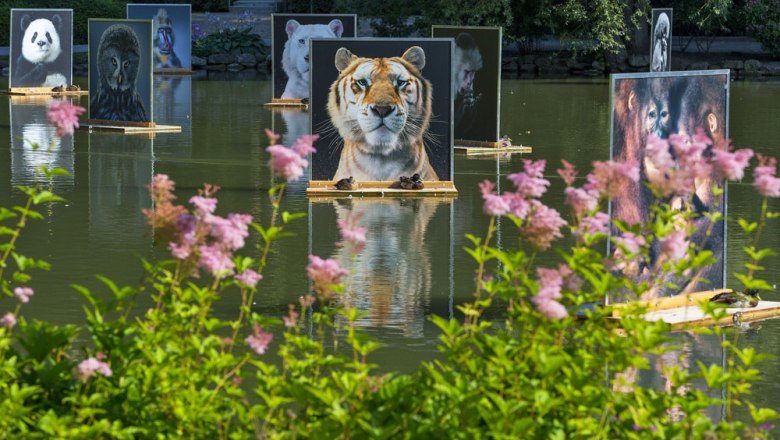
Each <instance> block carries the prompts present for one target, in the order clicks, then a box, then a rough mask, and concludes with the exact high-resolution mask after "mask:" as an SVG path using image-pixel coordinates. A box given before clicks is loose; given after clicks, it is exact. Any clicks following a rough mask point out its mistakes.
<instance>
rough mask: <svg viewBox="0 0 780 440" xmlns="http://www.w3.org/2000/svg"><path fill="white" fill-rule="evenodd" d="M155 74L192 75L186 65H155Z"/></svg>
mask: <svg viewBox="0 0 780 440" xmlns="http://www.w3.org/2000/svg"><path fill="white" fill-rule="evenodd" d="M154 74H155V75H192V69H190V68H188V67H155V68H154Z"/></svg>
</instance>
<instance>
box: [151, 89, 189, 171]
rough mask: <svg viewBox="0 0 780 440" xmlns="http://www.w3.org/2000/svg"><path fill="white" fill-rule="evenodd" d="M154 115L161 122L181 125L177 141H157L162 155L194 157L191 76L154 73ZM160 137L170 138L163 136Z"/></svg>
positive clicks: (158, 151) (162, 156) (166, 156)
mask: <svg viewBox="0 0 780 440" xmlns="http://www.w3.org/2000/svg"><path fill="white" fill-rule="evenodd" d="M154 119H155V122H156V123H158V124H167V125H179V126H181V133H177V134H176V135H175V139H176V140H175V142H158V145H157V150H156V151H155V154H157V155H158V156H159V157H161V158H168V157H179V158H191V157H192V78H191V77H189V76H182V75H154ZM161 139H166V140H167V139H170V137H163V136H161Z"/></svg>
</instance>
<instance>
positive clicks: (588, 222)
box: [574, 211, 609, 237]
mask: <svg viewBox="0 0 780 440" xmlns="http://www.w3.org/2000/svg"><path fill="white" fill-rule="evenodd" d="M574 233H575V235H577V236H579V237H584V236H586V235H589V234H590V235H593V234H599V233H601V234H607V233H609V215H608V214H606V213H603V212H601V211H599V212H596V213H595V214H592V215H589V216H586V217H583V218H582V220H580V224H579V225H577V230H576V231H575V232H574Z"/></svg>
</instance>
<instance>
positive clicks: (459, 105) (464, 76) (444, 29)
mask: <svg viewBox="0 0 780 440" xmlns="http://www.w3.org/2000/svg"><path fill="white" fill-rule="evenodd" d="M433 37H434V38H452V39H454V40H455V48H454V53H453V56H452V94H453V96H454V100H455V102H454V106H455V109H454V113H453V131H454V133H455V139H456V140H469V141H481V142H496V141H498V137H499V133H498V131H499V120H500V118H499V114H500V106H499V100H498V96H499V90H500V87H501V28H500V27H462V26H433Z"/></svg>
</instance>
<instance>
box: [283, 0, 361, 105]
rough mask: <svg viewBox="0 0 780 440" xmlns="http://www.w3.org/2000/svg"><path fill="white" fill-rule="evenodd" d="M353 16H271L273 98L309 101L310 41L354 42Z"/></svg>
mask: <svg viewBox="0 0 780 440" xmlns="http://www.w3.org/2000/svg"><path fill="white" fill-rule="evenodd" d="M356 30H357V15H355V14H271V54H272V55H271V60H272V64H273V66H272V67H273V68H272V70H271V75H272V78H273V89H274V95H273V97H274V98H282V99H307V98H308V97H309V70H310V68H309V41H310V40H311V39H312V38H354V37H355V36H357V34H356Z"/></svg>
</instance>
